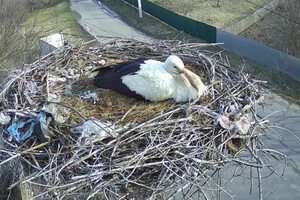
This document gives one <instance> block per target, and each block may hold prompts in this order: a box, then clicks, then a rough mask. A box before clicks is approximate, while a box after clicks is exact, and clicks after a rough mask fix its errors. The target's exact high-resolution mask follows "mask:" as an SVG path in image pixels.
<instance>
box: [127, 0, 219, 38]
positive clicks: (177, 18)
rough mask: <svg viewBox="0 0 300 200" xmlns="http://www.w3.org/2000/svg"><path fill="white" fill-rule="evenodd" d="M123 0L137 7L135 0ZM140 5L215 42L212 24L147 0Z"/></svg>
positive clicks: (176, 25) (193, 33)
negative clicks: (182, 14)
mask: <svg viewBox="0 0 300 200" xmlns="http://www.w3.org/2000/svg"><path fill="white" fill-rule="evenodd" d="M125 1H126V2H128V3H130V4H132V5H134V6H136V7H138V1H137V0H125ZM142 7H143V10H144V11H145V12H147V13H149V14H150V15H152V16H154V17H156V18H157V19H159V20H161V21H163V22H165V23H166V24H169V25H170V26H172V27H174V28H176V29H178V30H180V31H184V32H185V33H187V34H190V35H192V36H194V37H197V38H200V39H202V40H205V41H207V42H212V43H214V42H216V27H214V26H210V25H208V24H205V23H203V22H199V21H196V20H193V19H190V18H187V17H184V16H181V15H178V14H176V13H174V12H172V11H170V10H167V9H165V8H163V7H161V6H159V5H157V4H155V3H152V2H150V1H147V0H143V1H142Z"/></svg>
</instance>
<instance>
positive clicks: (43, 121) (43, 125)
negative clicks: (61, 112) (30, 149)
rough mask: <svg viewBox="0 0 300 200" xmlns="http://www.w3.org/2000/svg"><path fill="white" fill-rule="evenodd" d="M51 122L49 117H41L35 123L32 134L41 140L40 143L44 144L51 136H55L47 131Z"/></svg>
mask: <svg viewBox="0 0 300 200" xmlns="http://www.w3.org/2000/svg"><path fill="white" fill-rule="evenodd" d="M51 120H52V118H51V117H47V116H46V115H42V117H41V118H40V119H39V121H37V122H36V125H35V127H34V134H35V135H36V136H37V137H38V138H39V139H40V140H41V142H46V141H47V140H49V139H50V138H51V136H53V137H54V136H55V134H54V133H53V132H52V131H51V130H50V129H49V124H50V122H51Z"/></svg>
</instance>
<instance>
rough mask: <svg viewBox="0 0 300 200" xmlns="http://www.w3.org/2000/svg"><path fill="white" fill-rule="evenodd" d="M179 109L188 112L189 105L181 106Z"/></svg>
mask: <svg viewBox="0 0 300 200" xmlns="http://www.w3.org/2000/svg"><path fill="white" fill-rule="evenodd" d="M179 108H180V109H182V110H186V109H187V108H188V105H180V106H179Z"/></svg>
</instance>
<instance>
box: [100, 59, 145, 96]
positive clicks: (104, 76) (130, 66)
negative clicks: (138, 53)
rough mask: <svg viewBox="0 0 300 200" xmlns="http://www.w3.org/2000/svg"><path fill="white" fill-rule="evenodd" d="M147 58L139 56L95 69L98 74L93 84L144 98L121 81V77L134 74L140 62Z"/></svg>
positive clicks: (138, 68)
mask: <svg viewBox="0 0 300 200" xmlns="http://www.w3.org/2000/svg"><path fill="white" fill-rule="evenodd" d="M145 60H148V59H147V58H139V59H136V60H132V61H126V62H122V63H118V64H115V65H111V66H108V67H104V68H100V69H97V71H99V72H98V74H97V75H96V77H95V79H94V84H95V85H96V86H97V87H99V88H104V89H110V90H114V91H116V92H119V93H121V94H124V95H127V96H130V97H134V98H137V99H140V100H145V98H144V97H143V96H142V95H140V94H137V93H136V92H134V91H131V90H130V89H129V88H128V87H127V86H126V85H125V84H123V82H122V77H123V76H126V75H128V74H134V73H135V72H137V71H139V70H140V66H141V64H143V63H144V61H145Z"/></svg>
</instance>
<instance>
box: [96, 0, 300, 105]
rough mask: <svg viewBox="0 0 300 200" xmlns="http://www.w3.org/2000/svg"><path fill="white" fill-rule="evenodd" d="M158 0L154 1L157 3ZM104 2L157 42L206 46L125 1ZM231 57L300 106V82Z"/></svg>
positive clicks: (237, 64)
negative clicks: (139, 13) (167, 41)
mask: <svg viewBox="0 0 300 200" xmlns="http://www.w3.org/2000/svg"><path fill="white" fill-rule="evenodd" d="M154 1H155V0H152V2H154ZM102 2H103V3H104V4H105V5H107V6H108V7H109V8H111V9H112V10H113V11H115V12H117V13H118V14H119V15H120V17H121V18H122V20H123V21H124V22H126V23H127V24H129V25H131V26H133V27H136V28H137V29H139V30H141V31H142V32H144V33H146V34H148V35H151V36H153V37H154V38H157V39H178V40H184V41H187V42H203V41H201V40H199V39H197V38H194V37H192V36H190V35H188V34H185V33H182V32H181V31H178V30H176V29H174V28H173V27H171V26H169V25H167V24H165V23H163V22H162V21H160V20H158V19H156V18H154V17H152V16H150V15H147V14H146V13H144V15H143V18H142V19H140V18H139V17H138V10H137V9H136V8H135V7H133V6H131V5H130V4H128V3H126V2H124V1H123V0H102ZM209 50H210V51H216V52H219V51H224V50H223V49H221V48H217V47H215V48H210V49H209ZM224 52H225V53H224V54H225V55H227V56H228V59H229V62H230V63H231V66H232V67H234V68H237V69H241V68H243V69H244V71H245V72H246V73H249V74H252V75H253V76H256V77H257V78H259V79H262V80H266V81H268V84H267V85H266V87H267V88H269V89H270V90H272V91H274V92H276V93H277V94H279V95H281V96H282V97H284V98H286V99H289V100H292V101H294V102H298V103H300V81H298V80H296V79H294V78H293V77H291V76H289V75H286V74H284V73H281V72H279V71H276V70H274V69H270V68H268V67H266V66H264V65H262V64H259V63H257V62H255V61H253V60H251V59H248V58H245V57H241V56H240V55H238V54H236V53H232V52H229V51H224Z"/></svg>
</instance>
